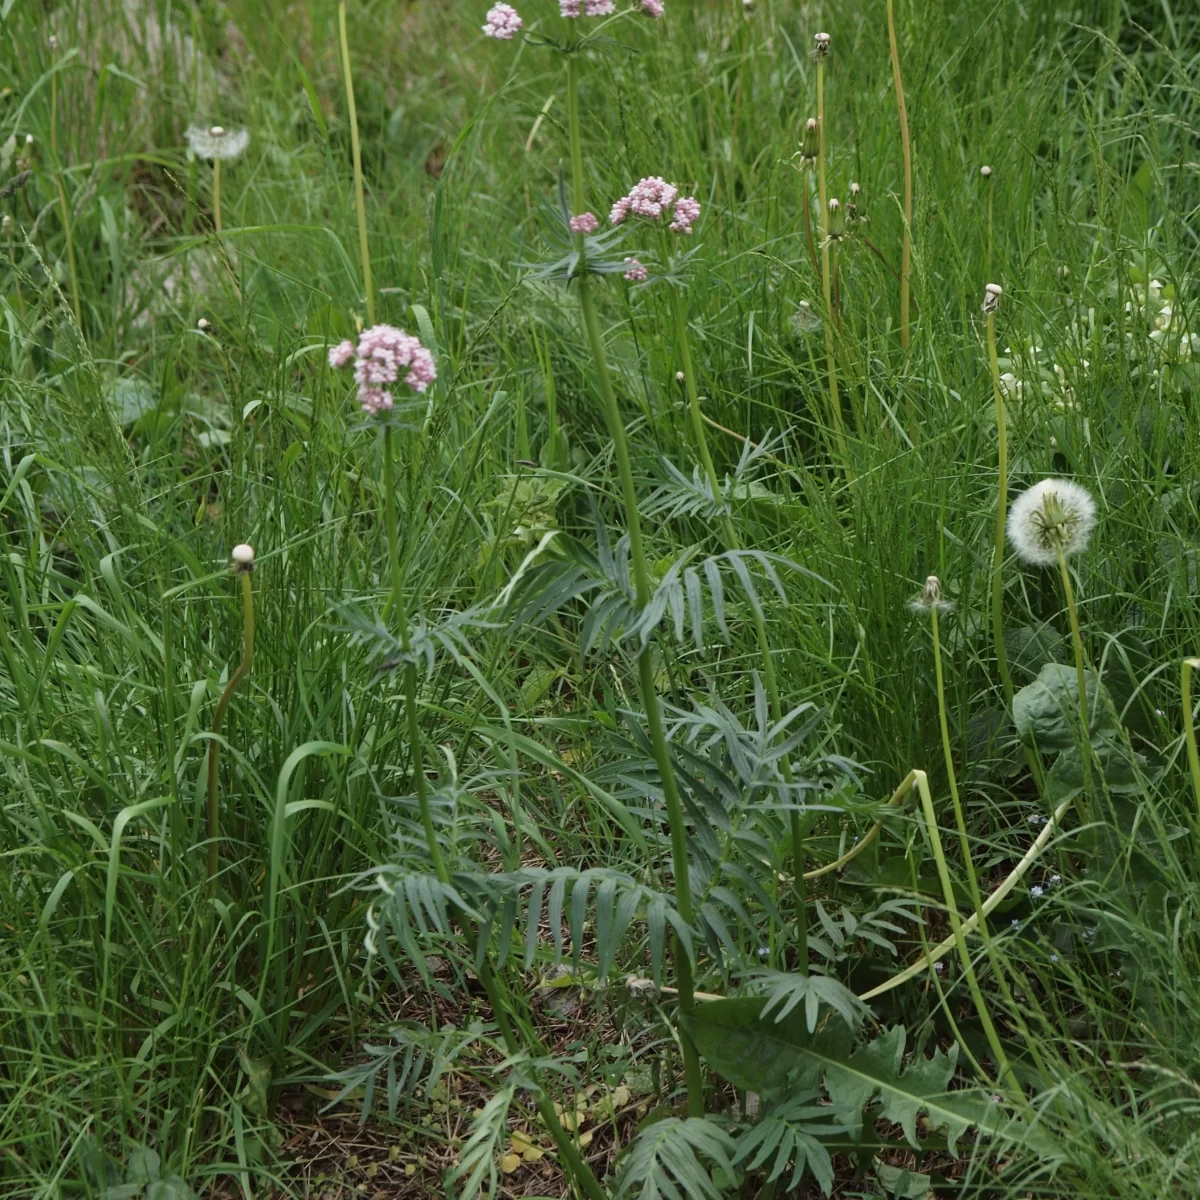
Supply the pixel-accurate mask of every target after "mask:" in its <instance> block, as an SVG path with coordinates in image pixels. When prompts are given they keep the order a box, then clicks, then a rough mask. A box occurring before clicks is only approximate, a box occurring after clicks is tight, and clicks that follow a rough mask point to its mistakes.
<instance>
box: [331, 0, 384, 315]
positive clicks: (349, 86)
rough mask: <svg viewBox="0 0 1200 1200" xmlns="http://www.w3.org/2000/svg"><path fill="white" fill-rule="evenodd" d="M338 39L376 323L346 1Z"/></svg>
mask: <svg viewBox="0 0 1200 1200" xmlns="http://www.w3.org/2000/svg"><path fill="white" fill-rule="evenodd" d="M338 37H339V38H340V40H341V44H342V74H343V75H344V76H345V79H346V112H347V115H348V117H349V120H350V153H351V157H352V159H353V162H354V207H355V209H356V211H357V213H358V253H359V257H360V258H361V259H362V272H363V289H364V290H365V292H366V301H367V324H368V325H374V324H375V289H374V288H373V287H372V286H371V252H370V249H369V247H368V244H367V206H366V200H365V198H364V194H363V173H362V146H361V144H360V143H359V138H358V110H357V108H356V107H355V105H354V75H353V73H352V71H351V69H350V41H349V39H348V37H347V35H346V0H340V3H339V4H338Z"/></svg>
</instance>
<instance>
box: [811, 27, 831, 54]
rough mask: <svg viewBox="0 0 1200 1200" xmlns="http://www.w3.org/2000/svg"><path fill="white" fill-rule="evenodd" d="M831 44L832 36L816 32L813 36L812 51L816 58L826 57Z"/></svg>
mask: <svg viewBox="0 0 1200 1200" xmlns="http://www.w3.org/2000/svg"><path fill="white" fill-rule="evenodd" d="M832 45H833V38H831V37H830V36H829V34H827V33H818V34H815V35H814V36H813V47H814V50H813V53H814V54H816V56H817V58H828V57H829V51H830V48H831V47H832Z"/></svg>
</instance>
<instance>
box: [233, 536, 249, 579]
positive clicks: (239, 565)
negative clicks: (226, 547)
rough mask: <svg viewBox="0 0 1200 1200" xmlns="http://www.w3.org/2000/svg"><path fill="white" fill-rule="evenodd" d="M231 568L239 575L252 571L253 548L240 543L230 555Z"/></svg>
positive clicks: (246, 543) (245, 543)
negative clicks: (231, 560)
mask: <svg viewBox="0 0 1200 1200" xmlns="http://www.w3.org/2000/svg"><path fill="white" fill-rule="evenodd" d="M230 558H232V559H233V567H234V570H235V571H238V572H239V573H241V572H245V571H253V570H254V547H253V546H251V545H250V544H249V543H248V542H240V543H239V544H238V545H236V546H234V548H233V550H232V552H231V553H230Z"/></svg>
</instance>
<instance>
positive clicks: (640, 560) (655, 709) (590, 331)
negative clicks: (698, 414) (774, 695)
mask: <svg viewBox="0 0 1200 1200" xmlns="http://www.w3.org/2000/svg"><path fill="white" fill-rule="evenodd" d="M578 71H579V67H578V63H577V61H576V56H575V55H571V56H570V57H569V58H568V59H567V130H568V136H569V138H570V142H571V168H572V174H573V176H574V178H573V181H572V182H573V196H574V204H575V210H576V212H582V211H583V209H584V194H583V147H582V142H581V140H580V133H579V77H578ZM579 238H580V244H581V245H582V235H579ZM578 285H579V304H580V308H581V310H582V313H583V324H584V329H585V331H586V333H587V339H588V344H589V348H590V350H591V354H592V359H593V361H594V363H595V367H596V380H597V383H598V384H599V388H600V396H601V399H602V400H603V403H604V413H605V417H606V420H607V422H608V429H609V435H610V436H611V438H612V440H613V452H614V455H615V458H616V462H617V475H618V478H619V479H620V485H621V500H622V504H623V506H624V510H625V528H626V532H627V533H628V535H629V557H630V563H631V566H632V569H633V581H634V602H635V603H636V605H637V607H638V608H639V609H641V608H644V607H645V605H646V603H647V602H648V601H649V599H650V592H651V587H650V570H649V567H648V565H647V562H646V551H645V547H644V545H643V542H642V523H641V518H640V516H639V514H638V506H637V489H636V487H635V486H634V481H633V468H632V466H631V465H630V461H629V446H628V443H627V442H626V439H625V423H624V421H623V420H622V419H621V410H620V406H619V404H618V403H617V396H616V392H615V391H614V389H613V384H612V377H611V375H610V374H609V369H608V358H607V356H606V354H605V352H604V338H603V336H602V334H601V332H600V321H599V318H598V317H597V314H596V305H595V302H594V300H593V299H592V294H591V289H590V287H589V280H588V275H587V270H586V264H585V265H584V269H583V270H582V271H581V273H580V275H579V279H578ZM637 669H638V689H639V691H640V693H641V698H642V705H643V707H644V708H645V710H646V724H647V728H648V732H649V735H650V745H651V747H652V749H653V752H654V761H655V764H656V766H657V767H658V772H659V776H660V778H661V783H662V790H663V799H664V801H665V803H666V808H667V823H668V826H669V829H670V836H671V866H672V872H673V875H674V884H675V905H676V908H677V909H678V911H679V915H680V917H681V918H682V919H683V921H684V922H685V923H686V924H688V925H691V923H692V915H693V914H692V893H691V880H690V878H689V874H688V850H687V830H686V828H685V826H684V823H683V806H682V804H681V802H680V798H679V789H678V786H677V784H676V781H675V770H674V766H673V764H672V762H671V752H670V749H669V747H668V745H667V737H666V731H665V729H664V727H663V720H662V710H661V708H660V706H659V701H658V692H657V690H656V689H655V686H654V664H653V662H652V661H651V657H650V647H649V645H647V646H646V647H645V649H643V650H642V651H641V652H640V653H639V654H638V657H637ZM672 958H673V961H674V964H675V975H676V980H677V982H678V985H679V1008H680V1011H681V1012H684V1013H688V1012H691V1011H692V1009H693V1008H694V1007H695V1000H694V997H693V992H694V991H695V981H694V978H693V973H692V964H691V960H690V959H689V957H688V954H687V951H686V950H685V949H684V947H683V945H682V944H681V943H680V940H679V938H678V936H676V937H675V938H674V939H673V953H672ZM678 1036H679V1042H680V1047H681V1049H682V1053H683V1065H684V1076H685V1080H686V1083H687V1097H688V1114H689V1116H696V1117H699V1116H703V1115H704V1079H703V1075H702V1074H701V1070H700V1056H699V1055H698V1054H697V1052H696V1047H695V1046H694V1045H693V1044H692V1040H691V1038H689V1037H688V1035H687V1033H686V1032H685V1031H684V1030H683V1029H680V1030H679V1034H678Z"/></svg>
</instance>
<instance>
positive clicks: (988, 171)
mask: <svg viewBox="0 0 1200 1200" xmlns="http://www.w3.org/2000/svg"><path fill="white" fill-rule="evenodd" d="M979 173H980V175H982V176H983V177H984V179H991V177H992V168H991V167H989V166H987V165H986V164H985V165H984V166H982V167H980V168H979Z"/></svg>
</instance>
